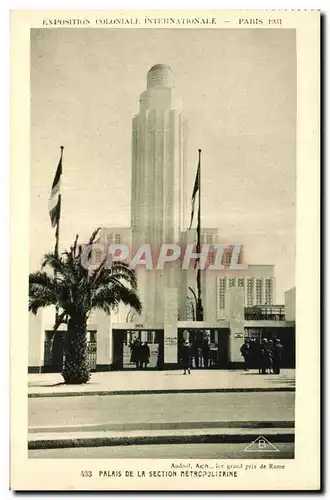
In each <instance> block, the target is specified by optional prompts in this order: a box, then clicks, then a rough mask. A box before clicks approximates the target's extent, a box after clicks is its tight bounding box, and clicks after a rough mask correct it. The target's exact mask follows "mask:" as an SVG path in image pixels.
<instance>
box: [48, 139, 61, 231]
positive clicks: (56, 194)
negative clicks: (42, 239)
mask: <svg viewBox="0 0 330 500" xmlns="http://www.w3.org/2000/svg"><path fill="white" fill-rule="evenodd" d="M62 155H63V146H61V157H60V161H59V162H58V166H57V169H56V174H55V177H54V180H53V184H52V190H51V192H50V197H49V202H48V208H49V216H50V220H51V224H52V227H55V226H56V225H57V224H58V222H59V220H60V216H61V176H62Z"/></svg>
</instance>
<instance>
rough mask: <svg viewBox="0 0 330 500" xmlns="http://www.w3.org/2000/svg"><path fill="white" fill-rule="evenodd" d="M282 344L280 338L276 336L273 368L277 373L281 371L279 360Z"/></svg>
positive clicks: (280, 358)
mask: <svg viewBox="0 0 330 500" xmlns="http://www.w3.org/2000/svg"><path fill="white" fill-rule="evenodd" d="M282 352H283V346H282V344H281V340H280V339H279V338H277V339H276V340H275V343H274V347H273V370H274V373H276V374H277V375H279V374H280V372H281V361H282Z"/></svg>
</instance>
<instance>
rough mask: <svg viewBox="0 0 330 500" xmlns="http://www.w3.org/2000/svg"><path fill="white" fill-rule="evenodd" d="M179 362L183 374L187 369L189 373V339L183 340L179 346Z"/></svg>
mask: <svg viewBox="0 0 330 500" xmlns="http://www.w3.org/2000/svg"><path fill="white" fill-rule="evenodd" d="M181 363H182V368H183V375H186V373H187V371H188V374H189V375H190V369H191V346H190V344H189V340H185V341H184V343H183V346H182V348H181Z"/></svg>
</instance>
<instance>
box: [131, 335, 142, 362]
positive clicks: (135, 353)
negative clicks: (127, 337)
mask: <svg viewBox="0 0 330 500" xmlns="http://www.w3.org/2000/svg"><path fill="white" fill-rule="evenodd" d="M130 361H131V363H135V366H136V368H140V366H141V341H140V340H139V339H135V340H134V342H133V343H132V344H131V359H130Z"/></svg>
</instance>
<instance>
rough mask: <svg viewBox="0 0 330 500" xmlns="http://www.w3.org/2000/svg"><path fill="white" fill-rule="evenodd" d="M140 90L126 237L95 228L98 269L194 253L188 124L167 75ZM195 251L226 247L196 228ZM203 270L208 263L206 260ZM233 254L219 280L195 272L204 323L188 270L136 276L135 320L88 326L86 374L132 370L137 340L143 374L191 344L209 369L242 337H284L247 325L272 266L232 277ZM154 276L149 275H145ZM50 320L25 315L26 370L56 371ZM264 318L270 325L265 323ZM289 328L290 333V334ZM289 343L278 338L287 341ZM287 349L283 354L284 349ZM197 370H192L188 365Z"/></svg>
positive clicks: (233, 357)
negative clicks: (120, 248)
mask: <svg viewBox="0 0 330 500" xmlns="http://www.w3.org/2000/svg"><path fill="white" fill-rule="evenodd" d="M146 87H147V88H146V90H145V91H144V92H142V94H141V96H140V100H139V110H138V113H137V114H136V115H135V116H134V117H133V121H132V175H131V227H130V228H123V227H121V228H120V227H108V228H101V231H100V234H99V240H98V243H99V247H98V248H97V247H96V249H95V252H94V255H93V259H94V262H95V264H99V263H100V262H101V261H102V259H103V258H104V250H106V249H107V247H108V246H109V245H111V244H125V245H127V246H128V248H129V257H128V258H129V260H131V257H132V255H135V254H136V251H138V249H139V248H141V246H143V245H145V244H147V245H149V246H150V248H151V252H152V259H153V263H155V259H157V258H158V256H159V251H160V248H161V245H162V244H163V243H173V244H178V245H180V246H181V248H185V247H186V245H188V244H194V243H196V230H191V231H187V228H186V192H187V183H186V168H187V157H186V147H187V121H186V118H185V116H184V114H183V112H182V109H181V105H180V100H179V99H178V96H177V94H176V90H175V80H174V75H173V72H172V70H171V68H169V67H168V66H166V65H163V64H157V65H155V66H153V67H152V68H151V69H150V71H149V72H148V74H147V85H146ZM201 243H202V244H209V245H214V244H224V242H223V241H220V240H219V237H218V229H216V228H203V229H202V234H201ZM209 258H210V261H209V264H212V263H213V262H214V260H213V259H214V255H213V254H210V256H209ZM231 259H232V248H231V245H228V248H227V249H226V250H225V251H224V253H223V261H222V263H223V265H224V269H222V270H217V271H215V270H211V269H210V268H208V267H207V268H206V269H205V270H203V271H202V273H201V275H202V278H201V280H202V283H201V284H202V287H201V288H202V302H203V306H204V321H202V322H198V321H196V293H197V291H196V269H194V267H193V266H190V267H189V268H188V269H187V270H182V268H181V261H180V260H178V261H176V262H172V263H171V265H170V266H168V267H165V268H164V269H163V270H157V269H154V268H153V269H146V266H143V265H142V266H138V267H137V269H136V273H137V280H138V291H139V295H140V298H141V301H142V305H143V312H142V314H141V315H138V314H137V313H136V312H134V311H132V310H130V309H129V308H128V307H126V306H120V307H118V308H117V309H116V310H113V311H112V313H111V315H110V316H108V315H106V314H105V313H103V312H102V311H95V312H94V313H93V314H92V315H91V316H90V318H89V322H88V339H87V340H88V353H89V354H88V355H89V359H90V363H91V368H92V369H93V370H110V369H115V370H121V369H125V368H132V367H134V363H132V361H131V345H132V342H133V341H134V339H137V338H139V339H140V340H141V341H143V342H145V341H146V342H148V343H149V348H150V363H149V368H154V369H166V368H173V367H178V365H179V363H180V345H181V343H182V342H183V340H184V339H186V338H189V339H191V340H192V341H193V343H195V344H196V342H200V341H201V339H202V338H204V337H205V336H207V338H208V339H209V343H210V365H211V366H213V367H215V368H225V367H228V366H234V365H235V364H239V363H241V362H242V357H241V353H240V346H241V344H242V342H243V340H244V336H247V335H248V336H251V335H258V334H260V335H261V333H262V332H270V331H271V330H270V328H272V329H273V330H272V333H271V335H275V334H277V335H278V332H285V331H286V329H287V328H288V325H287V322H286V319H285V318H283V317H281V316H279V317H275V319H269V318H268V317H267V318H266V317H264V316H262V317H261V318H260V317H259V316H253V315H252V316H251V317H249V318H248V317H247V316H246V308H248V309H250V308H253V307H257V306H265V307H266V306H267V307H272V306H273V305H274V303H275V301H276V300H275V277H274V266H257V265H252V266H251V265H249V266H247V267H244V265H241V268H240V269H232V268H231V267H230V264H231V262H232V260H231ZM153 267H155V266H153ZM286 298H287V299H288V304H289V305H288V306H286V314H288V315H289V314H290V318H291V317H292V316H293V314H294V308H295V305H294V304H293V294H292V293H291V294H288V295H286ZM54 315H55V310H54V309H52V308H49V309H47V310H45V311H41V312H40V313H39V314H38V315H37V316H36V317H35V316H32V315H30V326H29V335H30V343H29V370H30V371H61V369H62V364H63V342H64V339H65V326H63V327H61V330H60V331H59V332H55V333H54V331H53V319H54ZM271 317H272V316H271ZM291 327H292V324H291ZM291 334H292V328H291V333H288V334H285V335H289V336H290V335H291ZM290 345H291V344H290ZM196 362H197V361H196Z"/></svg>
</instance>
